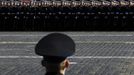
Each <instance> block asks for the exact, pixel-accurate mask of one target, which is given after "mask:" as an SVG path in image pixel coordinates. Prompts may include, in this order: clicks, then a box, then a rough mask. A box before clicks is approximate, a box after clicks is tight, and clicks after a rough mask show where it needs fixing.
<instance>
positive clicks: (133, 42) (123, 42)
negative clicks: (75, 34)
mask: <svg viewBox="0 0 134 75" xmlns="http://www.w3.org/2000/svg"><path fill="white" fill-rule="evenodd" d="M75 43H97V44H98V43H106V44H113V43H116V44H134V41H126V42H125V41H75ZM0 44H37V42H22V41H17V42H14V41H3V42H0Z"/></svg>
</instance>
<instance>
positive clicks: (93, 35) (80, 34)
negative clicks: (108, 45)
mask: <svg viewBox="0 0 134 75" xmlns="http://www.w3.org/2000/svg"><path fill="white" fill-rule="evenodd" d="M47 34H48V33H47ZM67 35H69V36H124V37H128V36H134V35H109V34H106V35H101V34H100V35H97V34H96V35H95V34H85V35H84V34H82V35H81V34H80V35H79V34H78V35H73V34H67ZM0 36H46V34H44V35H37V34H35V35H23V34H22V35H20V34H15V35H11V34H10V35H0Z"/></svg>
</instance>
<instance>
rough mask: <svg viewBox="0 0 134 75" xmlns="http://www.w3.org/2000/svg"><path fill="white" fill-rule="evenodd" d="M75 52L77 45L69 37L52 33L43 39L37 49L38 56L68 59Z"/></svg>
mask: <svg viewBox="0 0 134 75" xmlns="http://www.w3.org/2000/svg"><path fill="white" fill-rule="evenodd" d="M74 52H75V43H74V41H73V40H72V39H71V38H70V37H69V36H67V35H65V34H61V33H51V34H48V35H47V36H45V37H43V38H42V39H41V40H40V41H39V42H38V43H37V45H36V47H35V53H36V54H38V55H42V56H43V55H47V56H61V57H67V56H71V55H73V54H74Z"/></svg>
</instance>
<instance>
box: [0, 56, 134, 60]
mask: <svg viewBox="0 0 134 75" xmlns="http://www.w3.org/2000/svg"><path fill="white" fill-rule="evenodd" d="M16 58H19V59H20V58H24V59H39V58H42V56H0V59H16ZM68 58H72V59H134V56H71V57H68Z"/></svg>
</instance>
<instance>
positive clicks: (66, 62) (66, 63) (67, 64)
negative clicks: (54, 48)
mask: <svg viewBox="0 0 134 75" xmlns="http://www.w3.org/2000/svg"><path fill="white" fill-rule="evenodd" d="M69 63H70V62H69V60H65V67H66V68H68V67H69Z"/></svg>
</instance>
